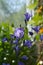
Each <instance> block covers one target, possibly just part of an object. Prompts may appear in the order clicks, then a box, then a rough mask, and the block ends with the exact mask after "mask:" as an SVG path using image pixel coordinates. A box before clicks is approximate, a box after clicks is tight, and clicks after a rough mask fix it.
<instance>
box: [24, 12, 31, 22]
mask: <svg viewBox="0 0 43 65" xmlns="http://www.w3.org/2000/svg"><path fill="white" fill-rule="evenodd" d="M24 15H25V21H29V19H30V17H31V16H32V15H31V14H29V13H28V12H27V13H25V14H24Z"/></svg>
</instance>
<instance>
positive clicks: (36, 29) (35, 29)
mask: <svg viewBox="0 0 43 65" xmlns="http://www.w3.org/2000/svg"><path fill="white" fill-rule="evenodd" d="M32 29H33V30H34V31H35V32H37V33H38V32H39V29H40V26H36V27H33V28H32Z"/></svg>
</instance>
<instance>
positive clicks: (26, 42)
mask: <svg viewBox="0 0 43 65" xmlns="http://www.w3.org/2000/svg"><path fill="white" fill-rule="evenodd" d="M24 46H27V47H28V48H31V46H32V41H31V40H25V42H24Z"/></svg>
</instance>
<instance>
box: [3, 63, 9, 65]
mask: <svg viewBox="0 0 43 65" xmlns="http://www.w3.org/2000/svg"><path fill="white" fill-rule="evenodd" d="M2 65H10V64H9V63H7V64H6V63H2Z"/></svg>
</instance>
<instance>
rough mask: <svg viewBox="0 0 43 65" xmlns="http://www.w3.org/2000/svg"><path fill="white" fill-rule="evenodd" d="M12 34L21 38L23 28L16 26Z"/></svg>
mask: <svg viewBox="0 0 43 65" xmlns="http://www.w3.org/2000/svg"><path fill="white" fill-rule="evenodd" d="M14 36H15V37H16V38H22V37H23V36H24V29H23V28H16V30H15V32H14Z"/></svg>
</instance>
